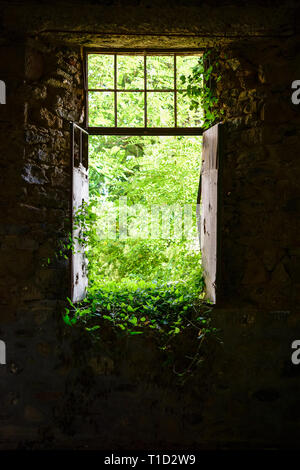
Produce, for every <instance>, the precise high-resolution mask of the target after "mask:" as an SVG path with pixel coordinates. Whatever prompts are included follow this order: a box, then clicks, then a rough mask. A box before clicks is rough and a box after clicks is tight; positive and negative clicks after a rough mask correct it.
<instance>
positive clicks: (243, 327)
mask: <svg viewBox="0 0 300 470" xmlns="http://www.w3.org/2000/svg"><path fill="white" fill-rule="evenodd" d="M299 14H300V6H299V3H298V2H297V1H296V0H286V1H280V2H279V1H272V2H271V1H264V2H262V1H258V0H252V1H244V0H241V1H239V2H234V1H230V0H225V1H219V0H212V1H210V2H202V1H200V0H189V1H188V0H173V1H169V0H166V1H165V2H160V1H157V0H153V1H150V0H127V1H123V0H118V1H117V0H107V1H100V0H99V1H98V0H87V1H85V2H83V1H80V0H69V1H68V0H63V1H60V2H58V1H52V2H49V1H47V2H46V1H44V0H42V1H34V0H29V1H26V2H25V1H24V2H22V1H1V2H0V18H1V36H0V40H1V42H0V59H1V60H0V70H1V73H0V79H1V80H2V81H3V82H4V83H5V86H6V103H5V104H0V122H1V126H0V133H1V137H0V148H1V157H2V158H1V162H0V165H1V184H0V191H1V199H0V201H1V224H0V230H1V239H0V250H1V264H0V269H1V278H0V287H1V295H0V309H1V315H0V339H1V340H2V341H4V343H5V346H6V363H5V364H1V365H0V377H1V380H0V448H1V449H16V448H18V449H86V448H88V449H116V450H118V449H119V450H122V449H140V450H143V449H148V448H155V449H160V448H161V449H163V448H165V449H166V448H168V449H223V448H227V449H228V448H230V449H234V448H247V449H251V448H257V447H258V448H270V447H272V448H282V447H288V446H291V447H293V446H294V447H299V438H300V411H299V410H300V407H299V404H300V365H297V364H294V363H293V362H292V361H291V355H292V352H293V350H292V348H291V345H292V343H293V341H295V340H298V339H299V340H300V321H299V319H298V315H300V311H299V301H300V245H299V233H300V226H299V225H300V220H299V210H300V189H299V188H300V186H299V181H300V165H299V161H298V160H299V154H298V153H299V148H300V106H297V104H294V103H293V101H292V100H291V95H292V92H293V90H292V88H291V86H292V83H293V82H294V81H295V80H300V26H299V21H297V17H299ZM89 51H90V52H91V51H94V52H95V53H104V52H105V53H106V54H108V55H109V54H116V51H117V52H118V53H122V51H123V53H128V52H131V53H132V54H137V53H139V54H140V55H141V56H143V57H147V54H151V53H152V54H153V53H155V51H156V53H157V54H159V53H164V52H165V53H169V54H173V56H172V57H176V54H180V53H183V51H185V52H186V53H189V54H191V53H193V54H196V55H197V54H198V55H199V54H200V53H201V54H202V53H205V52H206V51H209V53H210V55H209V57H210V64H211V65H212V67H215V70H217V71H218V76H219V78H220V79H219V80H216V81H214V82H213V84H212V86H213V87H214V92H215V94H216V96H217V98H218V101H217V102H216V104H215V107H216V109H217V111H218V116H219V118H218V119H217V120H216V121H215V122H214V125H213V126H212V127H210V128H209V129H199V127H197V126H195V127H193V126H190V127H187V128H185V129H182V128H180V129H178V127H180V125H179V126H178V127H177V125H176V123H175V125H174V126H173V127H172V128H169V129H167V130H166V129H165V130H163V129H161V130H160V134H159V132H158V131H157V129H156V130H155V129H153V128H152V130H151V127H150V130H149V128H145V127H143V126H141V127H140V130H138V131H137V130H136V129H135V130H134V131H133V133H134V132H135V133H136V135H141V136H142V135H151V133H152V135H163V134H164V133H166V135H168V133H169V135H172V133H173V135H184V133H185V134H186V135H198V136H201V135H202V136H203V137H202V138H203V147H202V153H203V154H204V155H206V157H207V158H205V160H204V161H203V162H202V165H203V168H202V172H203V175H204V176H205V174H209V182H210V183H209V182H208V183H205V181H206V180H205V178H203V180H202V192H204V193H205V194H204V195H203V199H204V200H205V201H207V208H206V210H207V211H208V212H207V213H208V214H210V215H208V217H212V216H211V214H212V213H213V219H211V220H210V224H211V225H210V226H209V227H210V229H211V230H212V232H211V233H210V234H209V235H210V239H209V240H208V241H207V242H206V243H204V246H203V252H202V257H203V263H204V269H205V270H206V271H205V282H206V300H205V301H204V302H203V305H204V307H205V308H206V310H207V309H208V308H209V312H210V313H209V315H210V317H211V325H212V327H213V328H215V329H216V331H217V332H218V333H217V339H214V338H211V339H210V340H207V341H203V342H200V341H199V339H198V338H197V335H198V332H196V333H195V330H194V329H193V328H186V329H185V330H184V331H183V332H182V333H180V334H178V335H176V337H174V338H172V340H171V341H170V344H171V346H170V349H168V348H164V349H163V348H159V347H158V346H157V342H158V340H157V334H156V332H155V330H149V331H147V332H145V333H144V334H141V335H126V334H116V332H115V330H114V329H113V328H112V327H110V325H109V324H108V325H106V326H105V327H103V328H102V329H101V328H100V330H101V332H100V333H99V338H100V339H99V338H98V340H97V341H96V340H95V337H94V335H93V334H91V332H90V331H88V330H87V329H85V328H82V327H80V326H78V325H74V326H70V325H68V324H66V322H64V321H63V312H64V311H65V310H64V309H65V308H66V306H68V303H67V300H66V299H67V297H72V299H71V301H73V302H76V301H78V300H82V298H83V297H84V293H85V289H86V286H87V278H84V275H82V273H81V274H80V275H79V277H80V276H81V277H80V280H79V282H77V283H76V273H77V274H78V269H79V268H78V265H81V263H82V259H81V258H80V259H79V261H78V258H77V261H76V260H75V261H74V256H72V255H70V256H66V257H63V258H55V256H54V253H55V250H57V246H58V243H59V242H61V241H64V240H65V239H66V236H67V233H68V230H69V228H70V219H71V213H72V201H73V193H74V181H75V180H74V170H73V167H74V165H75V163H74V158H77V157H76V156H75V153H76V149H77V151H78V149H79V153H80V158H81V159H83V163H84V164H85V166H88V161H87V158H88V157H87V154H88V152H87V151H86V150H87V145H86V141H87V133H89V134H90V135H95V134H97V133H98V134H101V133H102V134H104V133H105V132H106V133H107V132H111V133H112V134H113V133H114V132H115V133H117V131H116V126H112V130H111V131H109V129H108V128H106V129H105V131H104V130H103V129H102V130H101V128H99V127H97V126H96V125H94V124H89V122H88V116H87V103H86V100H87V89H88V85H87V74H86V56H87V53H88V52H89ZM145 83H146V82H145ZM98 88H99V87H98ZM175 88H176V86H175ZM98 91H99V90H98ZM172 92H174V90H172ZM175 92H176V90H175ZM100 93H101V91H100ZM111 93H112V94H115V95H116V94H117V91H116V90H115V88H114V87H113V89H112V92H111ZM141 93H144V94H146V93H147V90H145V88H142V91H141ZM149 112H150V111H149ZM112 113H113V110H112ZM145 113H147V110H146V111H145ZM145 122H146V123H147V121H145ZM121 127H122V126H121ZM161 127H163V126H161ZM99 129H100V130H99ZM118 132H120V133H122V132H123V134H124V135H127V134H128V129H127V130H126V129H125V130H124V129H123V130H122V129H121V130H120V131H118ZM126 132H127V134H126ZM72 135H73V140H72ZM75 135H76V136H77V137H76V138H75V137H74V136H75ZM78 136H79V137H78ZM80 136H81V137H80ZM77 138H79V139H81V140H80V142H81V145H80V144H79V147H78V146H77V144H76V139H77ZM74 139H75V140H74ZM77 156H78V155H77ZM71 157H72V158H71ZM75 166H76V165H75ZM216 174H217V175H218V181H217V185H216V184H215V185H214V184H213V183H214V181H215V180H213V178H214V177H215V176H214V175H216ZM212 180H213V183H211V181H212ZM82 181H83V180H82V179H81V180H80V184H81V182H82ZM207 181H208V180H207ZM72 182H73V184H72ZM210 184H211V185H212V186H210ZM209 187H210V188H212V187H213V189H212V192H211V193H209V190H208V189H207V190H205V188H209ZM208 193H209V194H208ZM205 198H206V199H205ZM209 198H211V199H209ZM82 199H83V193H80V194H79V196H78V200H80V201H82ZM203 204H204V202H203ZM211 204H212V206H213V208H212V209H213V211H211V209H210V208H209V207H208V206H210V205H211ZM210 207H211V206H210ZM206 228H207V227H206ZM206 232H207V230H206ZM212 234H213V236H212ZM204 239H205V235H204ZM204 242H205V240H204ZM48 259H50V260H51V262H49V263H47V260H48ZM45 260H46V261H45ZM72 260H73V261H72ZM76 262H78V265H77V264H76ZM76 269H77V271H76ZM70 274H71V276H70ZM77 280H78V276H77ZM100 330H99V331H100ZM191 357H197V367H194V363H192V365H193V366H191V369H190V365H191ZM183 370H188V372H190V373H188V374H185V375H184V377H182V374H180V372H181V371H183Z"/></svg>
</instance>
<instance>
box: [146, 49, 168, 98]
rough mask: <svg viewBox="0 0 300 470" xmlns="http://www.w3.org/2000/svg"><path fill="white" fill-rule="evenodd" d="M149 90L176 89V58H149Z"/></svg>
mask: <svg viewBox="0 0 300 470" xmlns="http://www.w3.org/2000/svg"><path fill="white" fill-rule="evenodd" d="M147 88H148V90H155V89H162V90H163V89H173V88H174V56H147Z"/></svg>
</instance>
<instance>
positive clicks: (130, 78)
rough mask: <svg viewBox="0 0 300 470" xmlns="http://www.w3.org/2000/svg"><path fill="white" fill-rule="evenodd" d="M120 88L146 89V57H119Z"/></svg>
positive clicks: (118, 82)
mask: <svg viewBox="0 0 300 470" xmlns="http://www.w3.org/2000/svg"><path fill="white" fill-rule="evenodd" d="M117 75H118V81H117V84H118V88H121V89H123V88H125V89H135V90H143V89H144V56H128V55H118V56H117Z"/></svg>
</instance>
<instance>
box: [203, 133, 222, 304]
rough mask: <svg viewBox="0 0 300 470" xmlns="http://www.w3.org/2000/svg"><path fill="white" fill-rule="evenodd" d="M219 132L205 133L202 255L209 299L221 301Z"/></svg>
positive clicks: (214, 301)
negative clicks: (219, 275) (218, 283)
mask: <svg viewBox="0 0 300 470" xmlns="http://www.w3.org/2000/svg"><path fill="white" fill-rule="evenodd" d="M219 131H220V124H216V125H215V126H213V127H211V128H210V129H208V130H207V131H205V132H204V133H203V141H202V167H201V201H202V205H201V253H202V267H203V273H204V280H205V286H206V296H207V298H208V299H209V300H211V301H212V302H213V303H216V298H217V277H218V273H217V268H218V225H217V224H218V180H219Z"/></svg>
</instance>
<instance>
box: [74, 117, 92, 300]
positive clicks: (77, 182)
mask: <svg viewBox="0 0 300 470" xmlns="http://www.w3.org/2000/svg"><path fill="white" fill-rule="evenodd" d="M75 126H76V125H75V124H74V123H71V165H72V209H71V210H72V237H73V253H72V255H71V300H72V302H79V301H80V300H83V299H84V298H85V296H86V289H87V286H88V276H87V259H86V256H85V253H84V247H83V246H82V245H81V243H80V241H79V240H78V238H82V236H81V234H82V228H81V227H80V225H79V226H78V224H74V215H75V214H76V212H77V211H78V209H79V208H80V207H81V206H82V203H83V201H84V202H86V203H88V200H89V179H88V169H87V168H85V167H84V166H83V164H82V150H83V145H82V132H83V130H82V131H81V128H80V127H79V126H76V128H77V129H79V132H80V144H79V155H80V162H79V164H78V166H77V167H76V166H74V165H75V164H74V128H75Z"/></svg>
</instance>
